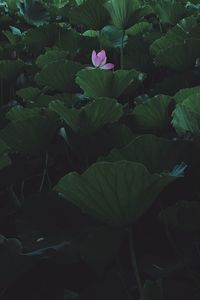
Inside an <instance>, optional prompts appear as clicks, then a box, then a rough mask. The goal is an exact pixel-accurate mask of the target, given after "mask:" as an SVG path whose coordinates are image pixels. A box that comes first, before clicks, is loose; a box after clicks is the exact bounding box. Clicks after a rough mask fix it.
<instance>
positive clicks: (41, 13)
mask: <svg viewBox="0 0 200 300" xmlns="http://www.w3.org/2000/svg"><path fill="white" fill-rule="evenodd" d="M18 8H19V10H20V13H21V14H22V16H23V17H24V19H25V20H26V21H27V22H28V23H30V24H33V25H36V26H40V25H42V24H44V23H47V21H48V20H49V16H48V13H47V11H46V9H45V7H44V6H43V5H42V2H40V1H38V0H24V1H23V2H20V3H19V4H18Z"/></svg>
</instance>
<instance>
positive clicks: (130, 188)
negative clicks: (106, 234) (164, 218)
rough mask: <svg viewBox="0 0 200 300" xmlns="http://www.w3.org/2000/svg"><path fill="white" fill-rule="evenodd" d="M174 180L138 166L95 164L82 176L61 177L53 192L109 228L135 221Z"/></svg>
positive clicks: (128, 163) (71, 174)
mask: <svg viewBox="0 0 200 300" xmlns="http://www.w3.org/2000/svg"><path fill="white" fill-rule="evenodd" d="M175 179H176V177H173V176H171V175H169V174H166V173H163V174H150V173H149V172H148V171H147V169H146V168H145V167H144V166H143V165H142V164H140V163H135V162H128V161H119V162H114V163H110V162H98V163H95V164H93V165H92V166H91V167H89V168H88V169H87V170H86V171H85V172H84V173H83V174H81V175H80V174H78V173H76V172H72V173H69V174H67V175H66V176H64V177H62V178H61V179H60V181H59V182H58V184H57V185H56V186H55V188H54V190H56V191H58V192H59V193H61V194H62V195H63V196H64V197H65V198H66V199H68V200H69V201H71V202H72V203H74V204H75V205H77V206H79V207H80V208H81V209H82V210H83V211H84V212H86V213H89V214H91V215H93V216H95V217H97V218H99V219H101V220H103V221H105V222H108V223H111V224H112V225H117V226H124V225H128V224H129V223H132V222H135V221H137V220H138V218H140V217H141V216H142V215H143V214H144V213H145V212H146V210H147V209H148V208H149V207H150V206H151V205H152V203H153V202H154V201H155V200H156V198H157V196H158V195H159V193H160V192H161V191H162V190H163V188H164V187H165V186H166V185H168V184H169V183H170V182H172V181H174V180H175Z"/></svg>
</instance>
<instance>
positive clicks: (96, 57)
mask: <svg viewBox="0 0 200 300" xmlns="http://www.w3.org/2000/svg"><path fill="white" fill-rule="evenodd" d="M106 61H107V57H106V52H105V50H101V51H100V52H98V53H96V51H95V50H93V51H92V63H93V66H94V68H93V67H90V69H96V68H98V69H102V70H111V69H113V68H114V66H115V65H113V64H111V63H108V64H107V63H106Z"/></svg>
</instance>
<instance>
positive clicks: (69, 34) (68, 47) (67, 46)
mask: <svg viewBox="0 0 200 300" xmlns="http://www.w3.org/2000/svg"><path fill="white" fill-rule="evenodd" d="M81 42H82V36H81V34H80V33H78V32H77V31H75V30H73V29H66V28H59V34H58V37H57V40H56V43H55V46H56V47H58V48H59V49H61V50H64V51H66V54H69V57H70V59H73V58H74V57H75V56H76V54H77V53H78V52H79V51H80V48H81Z"/></svg>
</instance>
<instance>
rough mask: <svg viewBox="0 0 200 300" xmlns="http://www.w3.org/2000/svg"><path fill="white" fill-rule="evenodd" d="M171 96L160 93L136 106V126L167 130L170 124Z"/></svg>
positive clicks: (146, 129) (149, 129)
mask: <svg viewBox="0 0 200 300" xmlns="http://www.w3.org/2000/svg"><path fill="white" fill-rule="evenodd" d="M170 101H171V98H170V97H169V96H166V95H158V96H155V97H153V98H151V99H148V100H147V101H145V102H144V103H142V104H139V105H137V106H136V107H135V109H134V111H133V116H134V119H135V122H136V126H137V128H138V129H139V130H143V131H148V132H149V131H154V132H157V131H163V130H164V131H166V130H167V129H168V128H169V125H170V115H169V109H168V107H169V104H170Z"/></svg>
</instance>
